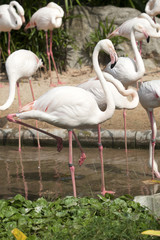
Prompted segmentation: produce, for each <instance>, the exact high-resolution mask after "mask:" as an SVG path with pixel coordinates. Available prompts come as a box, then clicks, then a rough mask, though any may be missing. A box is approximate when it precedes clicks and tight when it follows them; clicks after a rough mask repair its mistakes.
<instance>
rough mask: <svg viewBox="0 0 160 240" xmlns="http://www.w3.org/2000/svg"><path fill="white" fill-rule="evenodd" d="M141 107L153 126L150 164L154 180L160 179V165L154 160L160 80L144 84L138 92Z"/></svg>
mask: <svg viewBox="0 0 160 240" xmlns="http://www.w3.org/2000/svg"><path fill="white" fill-rule="evenodd" d="M138 95H139V100H140V103H141V105H142V106H143V107H144V109H145V110H146V112H147V114H148V117H149V120H150V124H151V130H152V134H151V140H150V144H149V164H150V166H151V167H152V178H154V174H155V176H156V177H157V178H160V173H159V171H158V165H157V163H156V161H155V159H154V150H155V143H156V136H157V126H156V121H155V118H154V113H153V110H154V108H157V107H160V80H152V81H146V82H143V83H142V84H141V86H140V88H139V90H138Z"/></svg>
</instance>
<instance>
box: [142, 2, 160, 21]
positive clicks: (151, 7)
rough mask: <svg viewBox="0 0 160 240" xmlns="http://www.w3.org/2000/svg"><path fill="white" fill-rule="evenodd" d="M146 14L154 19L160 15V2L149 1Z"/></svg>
mask: <svg viewBox="0 0 160 240" xmlns="http://www.w3.org/2000/svg"><path fill="white" fill-rule="evenodd" d="M145 12H146V13H147V14H148V15H150V16H152V17H155V16H156V15H158V14H160V0H149V1H148V2H147V4H146V6H145Z"/></svg>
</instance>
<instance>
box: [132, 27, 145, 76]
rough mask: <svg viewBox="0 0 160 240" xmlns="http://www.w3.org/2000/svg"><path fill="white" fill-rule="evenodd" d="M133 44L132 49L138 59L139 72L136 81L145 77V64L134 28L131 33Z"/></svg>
mask: <svg viewBox="0 0 160 240" xmlns="http://www.w3.org/2000/svg"><path fill="white" fill-rule="evenodd" d="M131 44H132V49H133V51H134V55H135V59H136V66H137V72H136V74H137V78H136V80H138V79H139V78H141V77H142V76H143V75H144V73H145V67H144V62H143V59H142V57H141V54H140V52H139V50H138V48H137V44H136V39H135V30H134V28H132V31H131Z"/></svg>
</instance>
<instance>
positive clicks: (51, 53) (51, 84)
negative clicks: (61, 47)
mask: <svg viewBox="0 0 160 240" xmlns="http://www.w3.org/2000/svg"><path fill="white" fill-rule="evenodd" d="M52 35H53V34H52V31H50V56H51V59H52V62H53V65H54V69H55V71H56V75H57V79H58V84H62V82H61V81H60V79H59V75H58V70H57V67H56V63H55V60H54V57H53V51H52ZM50 86H54V85H53V83H52V79H51V81H50Z"/></svg>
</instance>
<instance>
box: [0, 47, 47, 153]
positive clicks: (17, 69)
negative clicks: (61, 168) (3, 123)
mask: <svg viewBox="0 0 160 240" xmlns="http://www.w3.org/2000/svg"><path fill="white" fill-rule="evenodd" d="M42 65H43V63H42V60H41V59H39V58H38V57H37V56H36V54H34V53H33V52H32V51H29V50H25V49H20V50H17V51H15V52H13V53H12V54H11V55H9V56H8V58H7V60H6V62H5V67H6V73H7V76H8V80H9V96H8V99H7V100H6V102H5V103H4V104H3V105H2V106H0V110H2V111H4V110H6V109H8V108H9V107H10V106H11V105H12V103H13V101H14V97H15V89H16V85H17V90H18V102H19V108H21V107H22V105H21V99H20V90H19V82H18V80H19V79H21V78H23V77H27V78H29V83H30V88H31V93H32V97H33V100H35V98H34V93H33V89H32V85H31V76H32V75H33V74H35V73H36V71H37V69H38V68H40V67H42ZM36 125H37V123H36ZM20 130H21V127H20V126H19V151H21V137H20ZM37 137H38V136H37ZM37 141H38V147H39V148H40V143H39V138H38V139H37Z"/></svg>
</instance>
